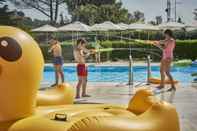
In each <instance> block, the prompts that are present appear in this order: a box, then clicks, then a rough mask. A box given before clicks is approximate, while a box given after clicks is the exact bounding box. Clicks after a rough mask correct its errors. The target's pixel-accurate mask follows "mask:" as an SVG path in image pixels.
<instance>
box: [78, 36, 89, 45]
mask: <svg viewBox="0 0 197 131" xmlns="http://www.w3.org/2000/svg"><path fill="white" fill-rule="evenodd" d="M86 43H87V41H86V40H85V39H84V38H80V39H78V40H77V46H78V45H79V44H86Z"/></svg>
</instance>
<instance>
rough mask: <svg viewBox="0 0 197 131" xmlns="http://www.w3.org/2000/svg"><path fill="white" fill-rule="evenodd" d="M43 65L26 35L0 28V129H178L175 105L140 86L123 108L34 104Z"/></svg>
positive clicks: (137, 130)
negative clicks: (161, 99) (157, 97)
mask: <svg viewBox="0 0 197 131" xmlns="http://www.w3.org/2000/svg"><path fill="white" fill-rule="evenodd" d="M43 66H44V62H43V57H42V53H41V51H40V49H39V47H38V45H37V44H36V42H35V41H34V40H33V39H32V38H31V37H30V36H29V35H28V34H26V33H25V32H23V31H21V30H19V29H16V28H13V27H7V26H0V83H1V84H0V131H180V128H179V119H178V115H177V112H176V109H175V108H174V107H173V106H172V105H170V104H168V103H166V102H164V101H159V100H157V99H156V98H155V97H154V96H153V94H152V92H151V91H149V90H145V89H142V90H139V91H138V92H137V93H136V94H135V96H134V97H133V99H132V100H131V101H130V102H129V104H128V106H127V107H125V106H120V105H111V104H109V105H108V104H89V105H88V104H87V105H84V104H83V105H80V104H77V105H56V103H55V102H54V103H53V102H51V101H50V100H49V101H47V102H44V105H45V106H39V105H42V104H43V103H39V104H37V106H38V107H37V106H36V103H38V98H36V95H37V90H38V87H39V85H40V81H41V76H42V72H43ZM61 86H66V85H61ZM60 90H62V89H60ZM63 91H68V90H63ZM52 92H53V91H52ZM47 94H48V95H51V94H53V93H51V92H50V91H49V92H47V93H46V94H44V95H43V96H44V97H47V96H45V95H47ZM43 96H42V97H41V98H43ZM60 98H61V99H62V97H60ZM48 99H49V98H48ZM41 101H42V102H43V101H46V99H44V100H41ZM57 101H59V98H58V99H57ZM46 103H49V105H50V106H46V105H47V104H46ZM62 103H65V101H62V102H60V103H58V104H62ZM66 103H67V102H66Z"/></svg>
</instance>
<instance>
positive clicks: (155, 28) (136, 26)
mask: <svg viewBox="0 0 197 131" xmlns="http://www.w3.org/2000/svg"><path fill="white" fill-rule="evenodd" d="M129 29H130V30H137V31H159V27H158V26H153V25H150V24H143V23H133V24H130V25H129ZM139 38H140V33H139ZM148 39H149V32H148Z"/></svg>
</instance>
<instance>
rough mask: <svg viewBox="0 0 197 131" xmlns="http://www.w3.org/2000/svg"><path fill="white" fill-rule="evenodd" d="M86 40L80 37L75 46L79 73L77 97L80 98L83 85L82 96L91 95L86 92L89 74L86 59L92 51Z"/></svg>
mask: <svg viewBox="0 0 197 131" xmlns="http://www.w3.org/2000/svg"><path fill="white" fill-rule="evenodd" d="M86 44H87V42H86V40H85V39H78V40H77V45H76V47H75V48H74V51H73V53H74V58H75V61H76V62H77V63H78V64H77V75H78V84H77V94H76V98H77V99H78V98H80V89H81V86H82V97H90V96H89V95H87V93H86V86H87V76H88V69H87V66H86V61H85V59H86V58H87V57H88V56H89V55H90V51H89V50H88V49H87V48H86Z"/></svg>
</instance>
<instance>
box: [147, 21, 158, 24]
mask: <svg viewBox="0 0 197 131" xmlns="http://www.w3.org/2000/svg"><path fill="white" fill-rule="evenodd" d="M148 24H151V25H157V23H156V22H155V21H149V22H148Z"/></svg>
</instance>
